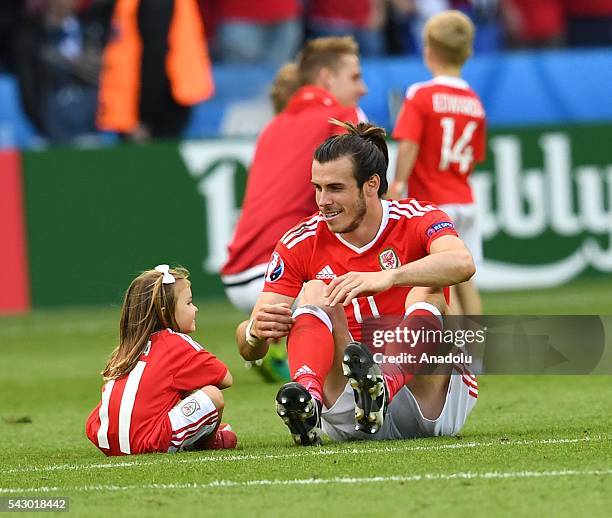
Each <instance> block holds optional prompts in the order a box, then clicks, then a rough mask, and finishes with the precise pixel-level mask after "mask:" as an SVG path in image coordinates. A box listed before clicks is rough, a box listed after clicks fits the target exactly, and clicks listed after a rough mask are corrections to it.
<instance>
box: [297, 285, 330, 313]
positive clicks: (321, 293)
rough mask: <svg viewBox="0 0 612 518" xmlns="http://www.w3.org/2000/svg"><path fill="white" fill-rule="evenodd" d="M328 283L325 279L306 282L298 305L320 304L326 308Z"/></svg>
mask: <svg viewBox="0 0 612 518" xmlns="http://www.w3.org/2000/svg"><path fill="white" fill-rule="evenodd" d="M326 289H327V285H326V284H325V283H324V282H323V281H319V280H312V281H308V282H307V283H306V284H304V287H303V288H302V293H301V295H300V300H299V303H298V305H299V306H303V305H304V304H309V305H311V306H319V307H323V309H325V308H324V307H325V303H326V297H325V290H326Z"/></svg>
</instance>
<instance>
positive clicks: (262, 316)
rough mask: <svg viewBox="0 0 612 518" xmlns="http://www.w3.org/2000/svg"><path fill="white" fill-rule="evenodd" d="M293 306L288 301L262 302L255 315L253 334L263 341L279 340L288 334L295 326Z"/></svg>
mask: <svg viewBox="0 0 612 518" xmlns="http://www.w3.org/2000/svg"><path fill="white" fill-rule="evenodd" d="M291 314H292V311H291V306H290V305H289V304H287V303H286V302H281V303H278V304H262V305H261V306H260V307H259V309H258V310H257V312H256V313H255V314H254V315H253V325H252V327H251V335H253V336H256V337H257V338H259V339H261V340H262V341H263V342H265V343H267V344H269V343H270V342H278V340H280V339H281V338H283V337H285V336H287V335H288V334H289V331H291V327H292V326H293V322H294V321H293V317H292V316H291Z"/></svg>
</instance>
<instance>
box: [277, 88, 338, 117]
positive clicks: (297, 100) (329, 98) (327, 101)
mask: <svg viewBox="0 0 612 518" xmlns="http://www.w3.org/2000/svg"><path fill="white" fill-rule="evenodd" d="M337 104H338V101H337V100H336V98H335V97H334V96H333V95H332V94H330V93H329V92H328V91H327V90H325V89H324V88H320V87H318V86H314V85H306V86H303V87H302V88H300V89H299V90H298V91H297V92H295V93H294V94H293V96H292V97H291V99H290V100H289V104H288V105H287V108H286V110H285V111H288V112H294V113H295V112H298V111H300V110H303V109H304V108H305V107H307V106H312V105H319V106H321V105H322V106H335V105H337Z"/></svg>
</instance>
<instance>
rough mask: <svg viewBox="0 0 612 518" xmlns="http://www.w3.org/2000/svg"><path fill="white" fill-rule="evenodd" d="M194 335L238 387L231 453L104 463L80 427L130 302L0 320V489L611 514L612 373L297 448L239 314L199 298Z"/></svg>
mask: <svg viewBox="0 0 612 518" xmlns="http://www.w3.org/2000/svg"><path fill="white" fill-rule="evenodd" d="M610 293H612V280H610V279H603V280H602V279H598V280H589V281H580V282H575V283H572V284H570V285H568V286H565V287H563V288H557V289H552V290H541V291H532V292H529V293H528V292H514V293H503V294H485V297H484V301H485V310H486V312H487V313H493V314H607V315H610V314H612V297H611V296H610ZM199 307H200V312H199V315H198V325H199V328H198V331H197V332H196V333H195V334H194V338H195V339H196V340H198V341H200V342H201V343H202V344H203V345H204V346H205V347H207V348H209V349H210V350H212V351H213V352H214V353H216V354H217V355H218V356H220V357H221V358H222V359H223V360H224V361H225V362H226V363H227V364H228V365H229V366H230V369H231V370H232V373H233V374H234V380H235V385H234V387H232V388H231V389H230V390H228V391H226V393H225V394H226V405H227V407H226V411H225V415H224V421H227V422H229V423H231V424H232V426H233V427H234V429H235V430H236V432H237V433H238V437H239V447H238V449H236V450H234V451H226V452H194V453H182V454H178V455H144V456H134V457H122V458H114V459H107V458H106V457H104V456H103V455H102V454H101V453H100V452H99V451H98V450H97V449H96V448H94V446H93V445H92V444H90V443H89V441H88V440H87V439H86V437H85V435H84V421H85V418H86V416H87V414H88V413H89V411H90V410H91V409H92V408H93V407H94V405H95V404H96V403H97V401H98V398H99V394H100V387H101V378H100V377H99V375H98V373H99V371H100V370H101V369H102V367H103V364H104V360H105V358H106V356H107V355H108V353H109V352H110V350H111V348H112V346H113V344H114V342H115V340H116V336H117V327H118V316H119V315H118V314H119V308H118V306H117V307H109V308H94V309H57V310H44V311H43V310H38V311H35V312H33V313H32V314H30V315H28V316H23V317H3V318H0V358H1V361H0V445H1V447H0V499H1V498H6V497H9V496H10V497H22V496H38V497H43V496H47V497H50V496H65V497H70V513H72V514H73V515H76V516H105V517H107V516H113V517H116V516H158V515H160V516H161V515H164V516H172V515H177V516H309V517H314V516H347V515H363V516H410V517H413V516H441V515H446V516H451V515H452V516H470V517H473V516H511V515H512V516H517V515H518V516H527V515H529V516H576V515H579V516H610V515H611V513H612V377H610V376H593V375H592V376H486V375H485V376H482V377H481V378H480V396H479V402H478V405H477V406H476V408H475V410H474V412H473V413H472V415H471V417H470V419H469V421H468V423H467V425H466V426H465V428H464V430H463V431H462V432H461V435H460V436H458V437H450V438H436V439H418V440H407V441H387V442H382V443H376V444H375V443H368V442H362V443H345V444H333V443H330V442H326V443H325V445H324V446H323V447H321V448H317V449H308V448H299V447H296V446H293V444H292V441H291V439H290V436H289V434H288V432H287V430H286V428H285V426H284V425H283V424H282V422H281V421H280V419H278V417H277V416H276V415H275V412H274V405H273V400H274V395H275V393H276V390H277V387H275V386H273V385H269V384H263V383H262V382H261V381H260V380H259V378H258V377H257V375H256V374H255V373H253V372H252V371H248V370H246V369H244V367H243V363H242V361H241V360H240V359H239V357H238V354H237V352H236V350H235V346H234V343H233V330H234V326H235V324H236V323H237V321H239V320H240V319H241V318H242V317H241V316H240V314H238V313H237V312H235V311H234V310H232V309H231V308H230V306H229V305H228V304H227V303H225V302H204V303H201V304H200V305H199Z"/></svg>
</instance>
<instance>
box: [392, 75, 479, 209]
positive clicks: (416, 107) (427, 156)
mask: <svg viewBox="0 0 612 518" xmlns="http://www.w3.org/2000/svg"><path fill="white" fill-rule="evenodd" d="M393 138H395V139H396V140H411V141H413V142H416V143H418V144H419V153H418V156H417V158H416V161H415V164H414V167H413V170H412V174H411V175H410V177H409V178H408V195H409V196H410V197H413V198H417V199H424V200H431V201H432V202H434V203H437V204H439V205H441V204H447V203H472V202H473V201H474V198H473V196H472V190H471V188H470V185H469V183H468V176H469V174H470V173H471V172H472V171H473V170H474V166H475V164H476V162H481V161H482V160H484V158H485V153H486V119H485V111H484V108H483V107H482V103H481V102H480V99H479V98H478V95H476V93H474V91H473V90H471V89H470V87H469V85H468V84H467V83H466V82H465V81H464V80H463V79H460V78H457V77H446V76H440V77H436V78H435V79H433V80H431V81H427V82H424V83H416V84H414V85H412V86H411V87H410V88H409V89H408V91H407V93H406V99H404V104H403V106H402V109H401V111H400V113H399V115H398V118H397V123H396V125H395V129H394V130H393Z"/></svg>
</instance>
